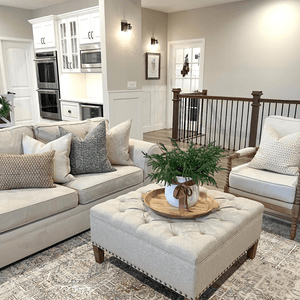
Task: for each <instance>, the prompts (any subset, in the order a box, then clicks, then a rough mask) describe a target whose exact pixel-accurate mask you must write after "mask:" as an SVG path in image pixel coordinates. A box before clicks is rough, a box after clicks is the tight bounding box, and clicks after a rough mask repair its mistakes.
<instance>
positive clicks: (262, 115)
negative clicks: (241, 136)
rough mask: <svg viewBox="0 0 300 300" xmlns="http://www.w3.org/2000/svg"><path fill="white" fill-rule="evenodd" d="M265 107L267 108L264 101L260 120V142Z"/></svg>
mask: <svg viewBox="0 0 300 300" xmlns="http://www.w3.org/2000/svg"><path fill="white" fill-rule="evenodd" d="M264 109H265V102H263V107H262V111H261V120H260V128H259V143H260V141H261V132H262V124H263V118H264Z"/></svg>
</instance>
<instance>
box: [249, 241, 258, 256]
mask: <svg viewBox="0 0 300 300" xmlns="http://www.w3.org/2000/svg"><path fill="white" fill-rule="evenodd" d="M257 246H258V241H257V242H256V243H255V244H254V245H253V246H252V247H251V248H250V249H249V250H248V252H247V256H248V258H250V259H253V258H254V257H255V255H256V250H257Z"/></svg>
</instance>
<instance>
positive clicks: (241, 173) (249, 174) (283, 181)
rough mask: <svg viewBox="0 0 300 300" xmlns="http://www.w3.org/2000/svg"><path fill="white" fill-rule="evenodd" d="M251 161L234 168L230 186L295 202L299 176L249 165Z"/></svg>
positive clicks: (230, 177)
mask: <svg viewBox="0 0 300 300" xmlns="http://www.w3.org/2000/svg"><path fill="white" fill-rule="evenodd" d="M248 165H249V163H247V164H243V165H240V166H237V167H234V168H232V171H231V173H230V176H229V186H230V187H232V188H235V189H238V190H242V191H245V192H248V193H252V194H256V195H260V196H263V197H269V198H274V199H277V200H279V201H283V202H287V203H294V200H295V192H296V185H297V179H298V176H291V175H283V174H279V173H274V172H269V171H265V170H257V169H253V168H249V167H248Z"/></svg>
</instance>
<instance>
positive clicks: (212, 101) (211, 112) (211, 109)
mask: <svg viewBox="0 0 300 300" xmlns="http://www.w3.org/2000/svg"><path fill="white" fill-rule="evenodd" d="M213 105H214V100H213V99H212V100H211V106H210V125H209V127H210V128H209V142H208V143H209V144H210V143H211V123H212V114H213Z"/></svg>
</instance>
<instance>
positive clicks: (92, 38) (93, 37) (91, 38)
mask: <svg viewBox="0 0 300 300" xmlns="http://www.w3.org/2000/svg"><path fill="white" fill-rule="evenodd" d="M93 32H94V31H91V39H94V37H93Z"/></svg>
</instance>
